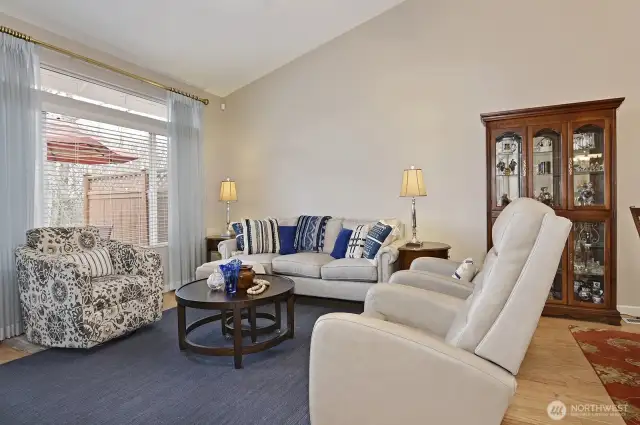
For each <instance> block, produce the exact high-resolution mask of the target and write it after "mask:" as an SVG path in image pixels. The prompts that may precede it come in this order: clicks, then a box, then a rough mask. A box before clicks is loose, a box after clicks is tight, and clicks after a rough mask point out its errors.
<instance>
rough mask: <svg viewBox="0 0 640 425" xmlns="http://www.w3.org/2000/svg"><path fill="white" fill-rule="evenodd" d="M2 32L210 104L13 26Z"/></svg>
mask: <svg viewBox="0 0 640 425" xmlns="http://www.w3.org/2000/svg"><path fill="white" fill-rule="evenodd" d="M0 33H5V34H9V35H12V36H14V37H17V38H20V39H22V40H25V41H28V42H31V43H33V44H37V45H39V46H42V47H45V48H47V49H49V50H53V51H56V52H58V53H62V54H64V55H67V56H71V57H72V58H76V59H80V60H81V61H83V62H87V63H90V64H91V65H95V66H99V67H100V68H104V69H108V70H109V71H113V72H117V73H118V74H122V75H126V76H127V77H129V78H133V79H134V80H138V81H142V82H143V83H147V84H151V85H152V86H155V87H158V88H161V89H164V90H168V91H170V92H174V93H178V94H181V95H183V96H186V97H189V98H191V99H195V100H197V101H200V102H202V103H204V104H205V105H208V104H209V99H203V98H201V97H198V96H196V95H194V94H191V93H187V92H184V91H182V90H178V89H176V88H173V87H169V86H165V85H164V84H161V83H158V82H157V81H153V80H149V79H148V78H144V77H141V76H139V75H136V74H133V73H131V72H128V71H125V70H124V69H120V68H116V67H115V66H111V65H108V64H106V63H104V62H100V61H97V60H95V59H91V58H88V57H86V56H82V55H80V54H78V53H75V52H72V51H70V50H67V49H63V48H62V47H58V46H54V45H53V44H49V43H47V42H45V41H40V40H36V39H35V38H33V37H31V36H29V35H26V34H24V33H21V32H19V31H16V30H13V29H11V28H8V27H3V26H0Z"/></svg>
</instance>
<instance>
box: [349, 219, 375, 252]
mask: <svg viewBox="0 0 640 425" xmlns="http://www.w3.org/2000/svg"><path fill="white" fill-rule="evenodd" d="M369 228H370V227H369V225H366V224H361V225H358V226H356V228H355V229H353V233H351V237H350V238H349V244H348V245H347V254H346V255H345V258H362V254H363V253H364V244H365V242H366V241H367V234H368V233H369Z"/></svg>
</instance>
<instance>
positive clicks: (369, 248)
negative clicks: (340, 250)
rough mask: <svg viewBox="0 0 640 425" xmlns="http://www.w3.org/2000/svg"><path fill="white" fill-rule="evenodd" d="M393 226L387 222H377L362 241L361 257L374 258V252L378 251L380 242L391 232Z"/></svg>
mask: <svg viewBox="0 0 640 425" xmlns="http://www.w3.org/2000/svg"><path fill="white" fill-rule="evenodd" d="M392 230H393V228H392V227H391V226H389V225H388V224H384V223H381V222H377V223H376V224H375V225H374V226H373V227H372V228H371V229H370V230H369V233H367V240H366V241H365V243H364V253H363V255H362V256H363V257H364V258H366V259H368V260H373V259H375V258H376V254H377V253H378V251H380V248H381V247H382V244H383V243H384V241H385V239H387V236H389V235H390V234H391V231H392Z"/></svg>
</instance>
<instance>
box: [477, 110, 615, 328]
mask: <svg viewBox="0 0 640 425" xmlns="http://www.w3.org/2000/svg"><path fill="white" fill-rule="evenodd" d="M623 101H624V98H618V99H606V100H597V101H592V102H581V103H572V104H566V105H554V106H546V107H538V108H530V109H518V110H513V111H505V112H494V113H488V114H482V115H481V118H482V122H483V123H484V124H485V127H486V129H487V130H486V133H487V147H486V149H487V152H486V153H487V191H488V193H487V241H488V247H489V248H491V246H492V241H491V228H492V226H493V223H494V222H495V220H496V218H497V217H498V214H500V211H502V209H503V208H504V207H505V206H506V205H507V204H508V203H509V202H511V201H512V200H514V199H516V198H519V197H522V196H526V197H530V198H535V199H538V200H539V201H541V202H544V203H546V204H547V205H549V206H550V207H552V208H553V209H554V210H555V211H556V214H557V215H559V216H563V217H566V218H568V219H570V220H571V221H572V223H573V227H572V230H571V233H570V235H569V239H568V241H567V245H566V247H565V250H564V254H563V256H562V259H561V260H560V264H559V265H558V272H557V274H556V277H555V280H554V282H553V285H552V287H551V291H550V292H549V297H548V301H547V304H546V306H545V309H544V314H546V315H550V316H567V317H572V318H576V319H583V320H594V321H601V322H606V323H610V324H617V325H619V324H620V313H619V312H618V311H617V310H616V110H617V108H618V107H619V106H620V104H622V102H623Z"/></svg>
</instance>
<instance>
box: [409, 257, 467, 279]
mask: <svg viewBox="0 0 640 425" xmlns="http://www.w3.org/2000/svg"><path fill="white" fill-rule="evenodd" d="M460 264H461V263H460V262H459V261H451V260H445V259H444V258H433V257H421V258H416V259H415V260H413V261H412V262H411V266H410V267H409V270H419V271H423V272H430V273H435V274H441V275H443V276H453V273H454V272H455V271H456V269H457V268H458V266H459V265H460Z"/></svg>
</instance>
